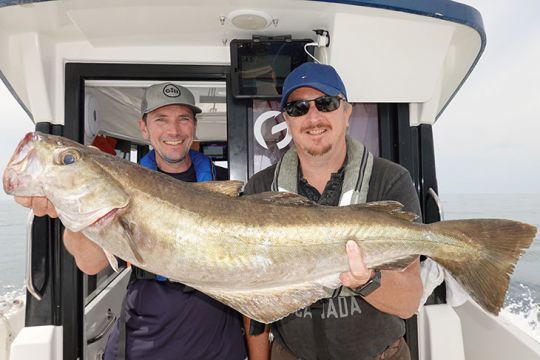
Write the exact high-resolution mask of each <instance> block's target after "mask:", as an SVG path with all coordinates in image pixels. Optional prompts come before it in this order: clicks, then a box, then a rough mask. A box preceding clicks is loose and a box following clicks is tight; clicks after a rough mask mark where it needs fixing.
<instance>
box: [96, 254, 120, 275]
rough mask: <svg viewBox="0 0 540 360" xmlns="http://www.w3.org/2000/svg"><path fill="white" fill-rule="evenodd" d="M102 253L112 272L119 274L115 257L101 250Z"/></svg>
mask: <svg viewBox="0 0 540 360" xmlns="http://www.w3.org/2000/svg"><path fill="white" fill-rule="evenodd" d="M101 249H102V250H103V252H104V253H105V256H106V257H107V260H109V264H110V265H111V267H112V269H113V270H114V272H120V268H119V267H118V260H117V259H116V256H114V255H113V254H111V253H110V252H108V251H107V250H105V249H103V248H101Z"/></svg>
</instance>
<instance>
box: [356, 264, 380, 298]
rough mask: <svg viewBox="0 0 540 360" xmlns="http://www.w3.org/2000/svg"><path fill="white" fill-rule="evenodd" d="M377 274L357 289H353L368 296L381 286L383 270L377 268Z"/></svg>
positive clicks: (361, 294)
mask: <svg viewBox="0 0 540 360" xmlns="http://www.w3.org/2000/svg"><path fill="white" fill-rule="evenodd" d="M374 272H375V276H373V277H372V278H371V279H369V280H368V282H367V283H365V284H364V285H362V286H360V287H357V288H356V289H351V290H352V291H353V292H354V293H355V294H358V295H360V296H368V295H369V294H371V293H372V292H374V291H375V290H377V289H378V288H380V287H381V271H380V270H375V271H374Z"/></svg>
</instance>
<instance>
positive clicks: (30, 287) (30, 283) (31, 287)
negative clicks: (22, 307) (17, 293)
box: [25, 210, 42, 301]
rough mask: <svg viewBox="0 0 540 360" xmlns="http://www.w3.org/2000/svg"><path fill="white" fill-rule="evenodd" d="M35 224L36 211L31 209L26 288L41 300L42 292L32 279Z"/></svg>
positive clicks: (28, 225) (27, 235) (27, 243)
mask: <svg viewBox="0 0 540 360" xmlns="http://www.w3.org/2000/svg"><path fill="white" fill-rule="evenodd" d="M33 224H34V212H33V211H32V210H30V213H29V214H28V219H27V221H26V279H25V283H26V290H28V292H29V293H30V294H32V296H33V297H34V298H36V299H37V300H39V301H41V299H42V294H40V293H39V292H38V291H37V290H36V288H34V280H33V279H32V225H33Z"/></svg>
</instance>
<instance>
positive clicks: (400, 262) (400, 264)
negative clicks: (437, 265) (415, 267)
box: [375, 255, 418, 271]
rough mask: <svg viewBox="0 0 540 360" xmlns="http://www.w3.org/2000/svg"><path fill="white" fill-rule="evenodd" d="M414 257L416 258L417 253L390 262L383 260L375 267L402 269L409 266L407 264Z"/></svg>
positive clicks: (413, 259)
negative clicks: (382, 262) (383, 261)
mask: <svg viewBox="0 0 540 360" xmlns="http://www.w3.org/2000/svg"><path fill="white" fill-rule="evenodd" d="M416 259H418V255H408V256H405V257H402V258H399V259H395V260H392V261H390V262H385V263H384V264H383V265H380V266H375V267H376V268H377V269H379V270H393V271H402V270H405V269H406V268H407V267H409V265H411V264H412V263H413V262H414V261H416Z"/></svg>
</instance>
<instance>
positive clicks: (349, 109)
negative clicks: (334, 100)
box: [343, 102, 353, 127]
mask: <svg viewBox="0 0 540 360" xmlns="http://www.w3.org/2000/svg"><path fill="white" fill-rule="evenodd" d="M343 105H344V106H345V109H344V110H345V116H346V117H347V127H349V123H350V121H351V115H352V110H353V108H352V105H351V104H350V103H348V102H344V104H343Z"/></svg>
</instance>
